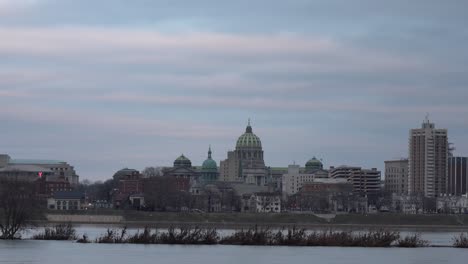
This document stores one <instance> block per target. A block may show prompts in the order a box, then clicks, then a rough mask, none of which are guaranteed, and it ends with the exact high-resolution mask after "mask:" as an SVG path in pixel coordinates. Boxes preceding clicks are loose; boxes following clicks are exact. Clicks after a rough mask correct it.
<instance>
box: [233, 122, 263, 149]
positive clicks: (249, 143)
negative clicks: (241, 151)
mask: <svg viewBox="0 0 468 264" xmlns="http://www.w3.org/2000/svg"><path fill="white" fill-rule="evenodd" d="M261 147H262V142H261V141H260V138H259V137H257V135H255V134H254V133H253V132H252V127H251V126H250V121H249V124H248V125H247V128H246V129H245V133H244V134H242V136H240V137H239V139H238V140H237V143H236V148H261Z"/></svg>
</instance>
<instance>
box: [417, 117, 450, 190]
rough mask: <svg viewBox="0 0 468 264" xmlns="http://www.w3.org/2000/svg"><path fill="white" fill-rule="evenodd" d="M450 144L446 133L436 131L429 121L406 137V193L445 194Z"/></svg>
mask: <svg viewBox="0 0 468 264" xmlns="http://www.w3.org/2000/svg"><path fill="white" fill-rule="evenodd" d="M448 154H449V144H448V137H447V129H436V128H435V125H434V123H431V122H430V121H429V119H427V118H426V120H425V121H424V122H423V124H422V127H421V128H418V129H411V130H410V133H409V157H408V164H409V172H408V176H409V182H408V193H409V194H411V195H421V196H425V197H438V196H440V195H442V194H444V193H446V191H447V172H448V171H447V169H448V166H447V162H448V157H449V156H448Z"/></svg>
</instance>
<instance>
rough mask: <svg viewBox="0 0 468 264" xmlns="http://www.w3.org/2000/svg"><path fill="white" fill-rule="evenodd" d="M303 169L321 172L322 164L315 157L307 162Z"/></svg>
mask: <svg viewBox="0 0 468 264" xmlns="http://www.w3.org/2000/svg"><path fill="white" fill-rule="evenodd" d="M305 167H306V170H321V169H323V164H322V162H321V161H320V160H318V159H317V158H316V157H313V158H312V159H310V160H309V161H307V163H306V165H305Z"/></svg>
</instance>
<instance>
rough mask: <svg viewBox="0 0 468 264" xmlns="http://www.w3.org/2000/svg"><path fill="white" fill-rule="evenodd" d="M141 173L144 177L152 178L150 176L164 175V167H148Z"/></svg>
mask: <svg viewBox="0 0 468 264" xmlns="http://www.w3.org/2000/svg"><path fill="white" fill-rule="evenodd" d="M141 174H143V177H145V178H150V177H159V176H162V175H163V173H162V167H146V168H145V169H144V170H143V171H142V172H141Z"/></svg>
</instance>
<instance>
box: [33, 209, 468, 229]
mask: <svg viewBox="0 0 468 264" xmlns="http://www.w3.org/2000/svg"><path fill="white" fill-rule="evenodd" d="M35 222H36V224H39V225H44V224H55V223H67V222H71V223H74V224H95V225H109V224H112V225H118V226H124V225H126V226H129V227H145V226H148V227H160V228H167V227H170V226H174V225H175V226H199V227H207V228H220V229H239V228H247V227H251V226H253V225H259V226H269V227H273V228H281V227H290V226H296V227H299V228H307V229H330V228H337V229H342V230H362V229H379V228H385V229H392V230H411V231H431V230H438V231H467V230H468V215H404V214H369V215H362V214H345V215H336V216H330V215H327V216H326V217H321V216H320V215H314V214H296V213H282V214H252V213H210V214H200V213H167V212H164V213H162V212H141V211H116V210H106V211H86V212H73V213H70V212H68V213H63V212H60V213H57V212H48V213H47V214H46V218H45V219H39V220H36V221H35Z"/></svg>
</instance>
